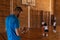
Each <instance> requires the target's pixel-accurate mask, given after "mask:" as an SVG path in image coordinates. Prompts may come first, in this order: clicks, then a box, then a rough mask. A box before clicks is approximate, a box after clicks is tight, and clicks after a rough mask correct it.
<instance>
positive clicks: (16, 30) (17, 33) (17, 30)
mask: <svg viewBox="0 0 60 40" xmlns="http://www.w3.org/2000/svg"><path fill="white" fill-rule="evenodd" d="M15 32H16V35H17V36H20V33H19V28H15Z"/></svg>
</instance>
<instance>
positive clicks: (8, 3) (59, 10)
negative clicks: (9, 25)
mask: <svg viewBox="0 0 60 40" xmlns="http://www.w3.org/2000/svg"><path fill="white" fill-rule="evenodd" d="M17 6H20V7H21V8H22V9H23V12H22V13H21V14H20V16H19V20H20V29H22V27H25V28H26V30H27V32H26V33H24V34H22V33H21V32H20V36H21V40H60V29H59V28H60V27H59V26H60V0H0V40H7V34H6V26H5V19H6V17H7V16H9V15H10V14H13V10H14V8H15V7H17ZM53 15H54V16H55V17H56V33H54V32H53V27H52V25H51V22H52V21H51V20H53ZM42 20H44V21H45V22H46V23H47V24H48V30H49V32H48V34H49V35H48V37H43V36H42V24H41V23H42Z"/></svg>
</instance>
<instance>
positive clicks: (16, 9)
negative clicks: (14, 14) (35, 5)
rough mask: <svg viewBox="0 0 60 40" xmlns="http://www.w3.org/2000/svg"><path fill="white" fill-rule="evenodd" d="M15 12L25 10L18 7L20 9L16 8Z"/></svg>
mask: <svg viewBox="0 0 60 40" xmlns="http://www.w3.org/2000/svg"><path fill="white" fill-rule="evenodd" d="M15 11H19V12H21V11H23V10H22V8H21V7H19V6H18V7H16V8H15Z"/></svg>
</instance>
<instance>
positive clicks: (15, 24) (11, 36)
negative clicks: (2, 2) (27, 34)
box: [5, 15, 21, 40]
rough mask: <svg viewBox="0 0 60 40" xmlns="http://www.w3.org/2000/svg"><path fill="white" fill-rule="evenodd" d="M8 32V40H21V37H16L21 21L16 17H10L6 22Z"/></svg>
mask: <svg viewBox="0 0 60 40" xmlns="http://www.w3.org/2000/svg"><path fill="white" fill-rule="evenodd" d="M5 25H6V32H7V38H8V40H20V39H21V38H20V36H17V35H16V32H15V29H17V28H19V20H18V18H17V17H16V16H15V15H9V16H8V17H6V20H5Z"/></svg>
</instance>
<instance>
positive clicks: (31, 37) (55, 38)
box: [0, 26, 60, 40]
mask: <svg viewBox="0 0 60 40" xmlns="http://www.w3.org/2000/svg"><path fill="white" fill-rule="evenodd" d="M48 34H49V36H48V37H43V36H42V31H41V29H40V28H34V29H30V30H29V31H28V32H27V33H25V34H21V40H60V26H57V33H53V31H52V28H51V27H49V33H48ZM0 40H7V37H6V35H5V33H0Z"/></svg>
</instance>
